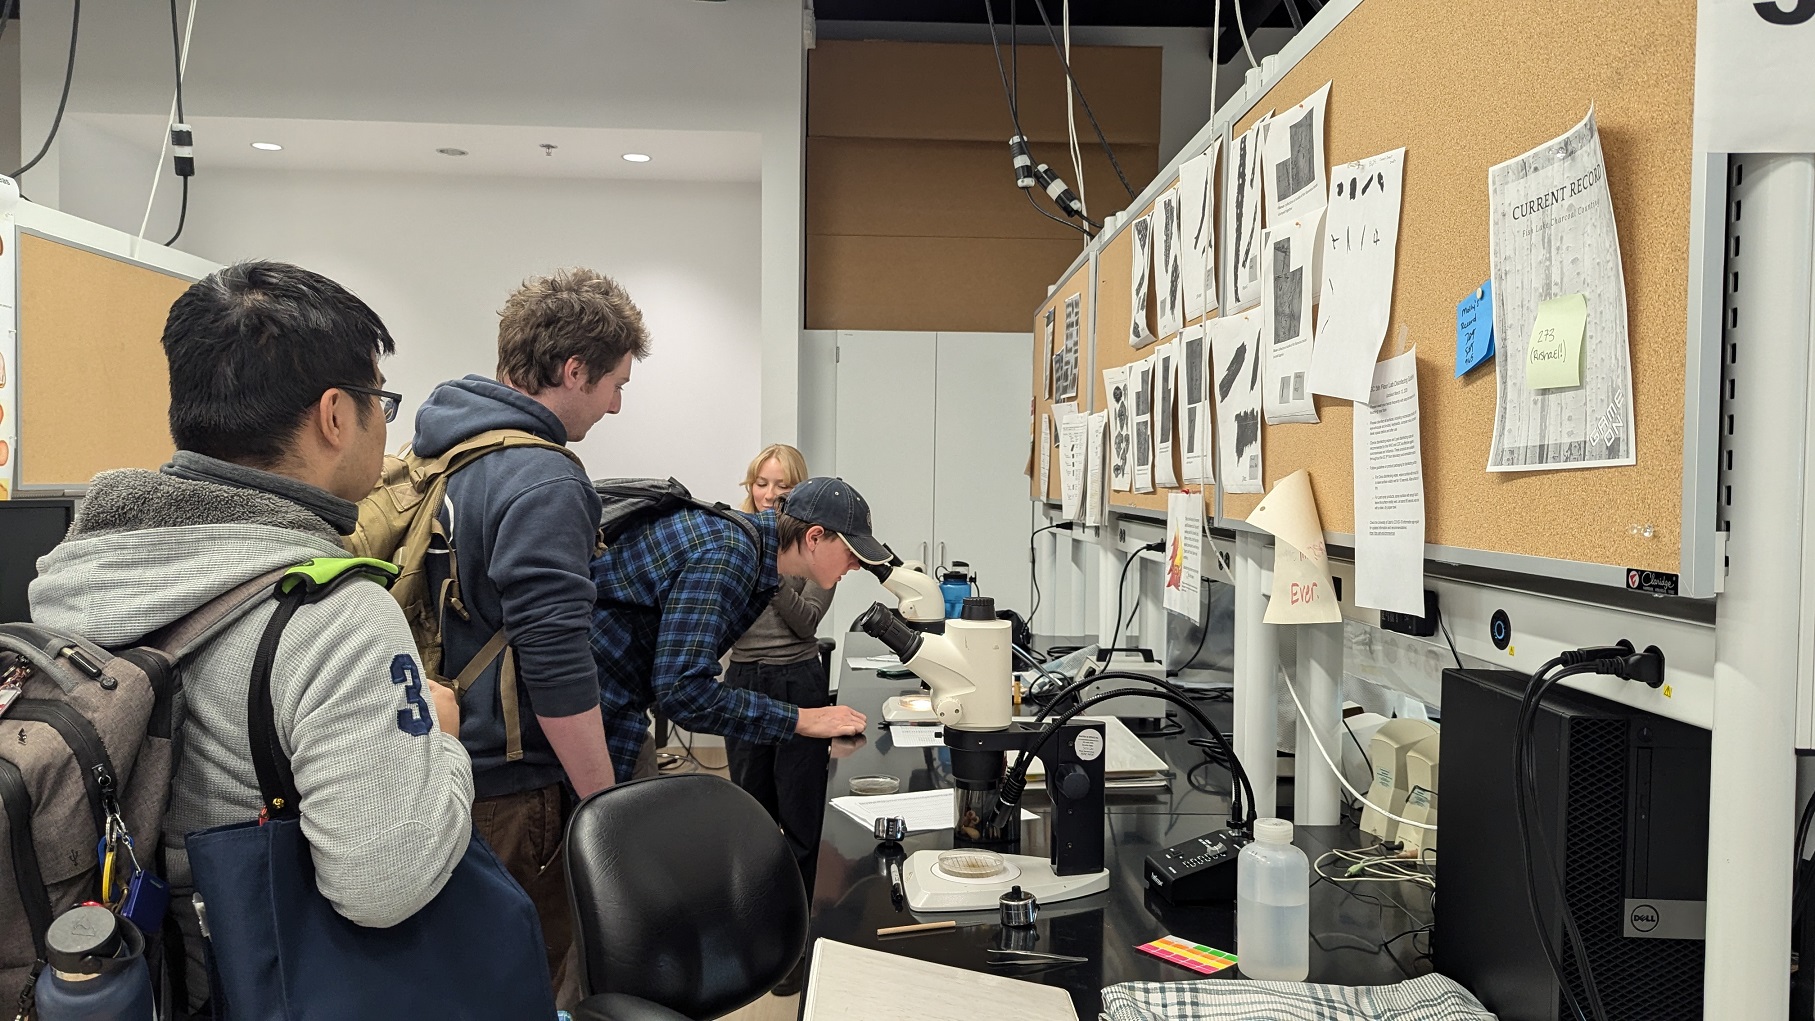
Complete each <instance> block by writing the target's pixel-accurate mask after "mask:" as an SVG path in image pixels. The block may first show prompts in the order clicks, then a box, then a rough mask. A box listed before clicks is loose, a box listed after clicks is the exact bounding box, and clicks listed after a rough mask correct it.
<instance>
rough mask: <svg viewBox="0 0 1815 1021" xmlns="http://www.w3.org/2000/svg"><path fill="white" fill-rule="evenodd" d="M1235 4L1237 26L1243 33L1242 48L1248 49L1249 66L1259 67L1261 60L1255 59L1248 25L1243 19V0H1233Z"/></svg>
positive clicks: (1237, 29)
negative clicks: (1249, 38)
mask: <svg viewBox="0 0 1815 1021" xmlns="http://www.w3.org/2000/svg"><path fill="white" fill-rule="evenodd" d="M1233 3H1234V4H1235V28H1236V31H1238V32H1240V33H1241V37H1242V49H1244V50H1247V51H1248V66H1249V67H1259V66H1260V61H1258V60H1255V59H1254V47H1253V46H1251V45H1249V43H1248V26H1247V24H1246V23H1245V22H1243V21H1242V0H1233Z"/></svg>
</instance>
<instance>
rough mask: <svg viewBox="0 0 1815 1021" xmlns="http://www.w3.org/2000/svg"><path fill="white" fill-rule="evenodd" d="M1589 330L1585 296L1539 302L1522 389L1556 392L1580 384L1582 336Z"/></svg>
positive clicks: (1526, 357) (1570, 296) (1586, 298)
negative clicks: (1523, 387) (1524, 387)
mask: <svg viewBox="0 0 1815 1021" xmlns="http://www.w3.org/2000/svg"><path fill="white" fill-rule="evenodd" d="M1587 327H1588V296H1587V295H1585V294H1565V295H1563V296H1562V297H1561V298H1551V299H1550V300H1548V301H1541V302H1539V303H1538V319H1537V321H1536V322H1534V323H1532V324H1531V342H1530V343H1529V344H1527V345H1526V351H1525V386H1526V388H1527V389H1530V390H1555V389H1558V388H1560V387H1568V386H1581V385H1582V337H1583V332H1584V331H1585V330H1586V329H1587Z"/></svg>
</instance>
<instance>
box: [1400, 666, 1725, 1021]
mask: <svg viewBox="0 0 1815 1021" xmlns="http://www.w3.org/2000/svg"><path fill="white" fill-rule="evenodd" d="M1528 680H1529V678H1528V677H1527V676H1526V675H1525V674H1521V673H1517V672H1514V671H1501V670H1446V671H1444V674H1443V704H1442V721H1443V738H1442V756H1443V823H1442V831H1441V832H1440V834H1439V836H1438V843H1439V847H1438V852H1437V866H1436V870H1437V892H1438V897H1437V899H1436V923H1437V924H1436V931H1435V933H1434V934H1433V936H1434V938H1433V943H1434V945H1435V946H1434V953H1435V964H1436V968H1437V970H1438V971H1439V972H1442V973H1443V974H1445V975H1447V976H1449V977H1450V978H1453V979H1455V980H1456V981H1457V982H1459V983H1461V984H1462V985H1463V986H1465V987H1467V988H1468V989H1469V991H1471V992H1473V993H1474V994H1475V996H1476V997H1477V998H1478V999H1480V1001H1481V1002H1482V1004H1483V1005H1485V1006H1486V1007H1487V1008H1488V1009H1489V1010H1491V1011H1493V1012H1494V1013H1495V1014H1497V1015H1499V1016H1500V1018H1502V1019H1503V1021H1564V1019H1567V1018H1569V1017H1570V1016H1571V1015H1570V1012H1569V1009H1568V1006H1567V1004H1566V1002H1565V1001H1564V1000H1563V997H1562V992H1561V989H1560V987H1559V986H1558V984H1557V980H1556V978H1555V976H1554V975H1553V974H1552V972H1551V969H1550V965H1549V964H1548V963H1547V962H1546V961H1545V958H1544V951H1543V948H1542V945H1541V944H1540V943H1539V942H1538V933H1537V928H1536V926H1535V924H1534V923H1533V920H1532V916H1531V909H1530V906H1529V903H1528V900H1527V896H1526V884H1525V864H1524V859H1523V857H1522V852H1521V847H1522V845H1521V842H1520V840H1519V827H1518V819H1517V816H1516V815H1515V814H1514V813H1515V808H1514V804H1513V740H1514V733H1515V729H1516V724H1517V721H1518V717H1519V700H1520V697H1521V696H1522V695H1523V693H1524V691H1525V686H1526V683H1527V682H1528ZM1532 747H1533V749H1534V751H1535V760H1534V761H1535V763H1536V767H1537V787H1538V790H1537V795H1538V796H1537V800H1536V801H1535V802H1534V803H1533V804H1532V805H1531V806H1530V807H1531V816H1530V818H1531V821H1532V824H1533V826H1534V830H1535V828H1536V827H1540V826H1541V827H1542V828H1543V831H1544V832H1545V833H1546V834H1547V835H1548V837H1549V840H1550V846H1551V849H1552V851H1554V852H1555V854H1556V856H1557V859H1556V860H1559V861H1561V862H1562V879H1563V886H1564V890H1565V893H1566V897H1567V901H1568V904H1569V906H1570V907H1571V909H1572V910H1573V912H1574V914H1575V920H1576V925H1577V927H1578V929H1579V930H1580V931H1581V934H1582V946H1583V948H1584V950H1585V951H1586V955H1587V958H1588V963H1589V967H1590V969H1591V970H1592V971H1593V973H1594V979H1595V985H1596V986H1597V987H1598V988H1599V990H1600V994H1601V1002H1602V1004H1603V1005H1604V1006H1605V1007H1606V1010H1607V1015H1608V1016H1609V1017H1611V1018H1620V1019H1631V1021H1638V1019H1643V1021H1669V1019H1676V1018H1681V1019H1684V1021H1699V1019H1700V1018H1701V1016H1702V967H1703V956H1704V954H1703V943H1702V930H1703V923H1704V919H1705V912H1706V900H1707V872H1708V732H1707V731H1705V730H1702V729H1700V728H1698V727H1693V726H1690V725H1688V724H1684V723H1678V722H1676V721H1674V720H1669V719H1665V718H1664V717H1661V716H1657V715H1654V714H1652V713H1647V712H1643V711H1641V710H1637V709H1632V708H1629V707H1627V706H1624V705H1621V704H1619V703H1617V702H1612V701H1609V700H1607V699H1603V698H1599V697H1596V696H1593V695H1588V694H1585V693H1582V692H1578V691H1575V690H1573V689H1567V688H1563V687H1561V686H1558V687H1554V688H1552V689H1551V693H1550V694H1549V695H1548V696H1547V697H1546V698H1545V700H1544V705H1543V706H1542V707H1541V708H1540V710H1539V712H1538V714H1537V718H1536V720H1535V727H1534V730H1533V745H1532ZM1533 843H1534V845H1536V850H1535V853H1536V854H1537V855H1539V856H1540V857H1539V858H1538V860H1537V863H1536V867H1537V869H1538V873H1537V875H1538V902H1539V904H1540V905H1541V906H1542V908H1543V912H1544V918H1545V923H1546V927H1547V928H1548V930H1549V932H1550V934H1551V942H1552V944H1553V945H1554V946H1555V947H1556V948H1557V952H1558V954H1559V956H1561V958H1562V959H1563V964H1564V969H1565V975H1566V976H1567V981H1569V983H1570V985H1571V988H1572V989H1574V991H1575V993H1576V996H1577V998H1578V999H1579V1000H1581V1002H1582V1004H1583V1007H1584V1009H1587V1001H1586V999H1583V998H1582V997H1583V992H1582V986H1581V978H1580V975H1579V974H1578V972H1577V968H1576V965H1575V961H1574V956H1573V954H1572V952H1571V950H1570V943H1569V942H1568V937H1567V936H1566V935H1565V934H1564V931H1563V923H1562V920H1561V917H1560V915H1559V914H1558V913H1557V910H1556V907H1557V905H1556V897H1555V886H1554V885H1553V884H1552V883H1551V881H1550V878H1549V877H1550V875H1551V873H1550V871H1549V870H1548V866H1547V865H1546V864H1545V862H1544V861H1543V859H1542V855H1543V853H1544V852H1543V850H1542V845H1540V844H1538V841H1537V834H1536V832H1534V833H1533Z"/></svg>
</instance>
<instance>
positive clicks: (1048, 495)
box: [1027, 258, 1101, 503]
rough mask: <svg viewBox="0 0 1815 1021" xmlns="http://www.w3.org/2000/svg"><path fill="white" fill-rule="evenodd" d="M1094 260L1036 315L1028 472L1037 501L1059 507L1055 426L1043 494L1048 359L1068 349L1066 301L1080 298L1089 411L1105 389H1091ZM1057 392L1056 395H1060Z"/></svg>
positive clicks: (1082, 404)
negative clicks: (1049, 325) (1049, 336)
mask: <svg viewBox="0 0 1815 1021" xmlns="http://www.w3.org/2000/svg"><path fill="white" fill-rule="evenodd" d="M1091 265H1092V260H1090V259H1088V258H1087V259H1084V260H1082V261H1081V262H1080V263H1079V264H1078V268H1077V269H1076V270H1075V271H1073V272H1072V273H1071V275H1069V276H1067V277H1066V278H1065V280H1064V282H1063V283H1061V284H1060V285H1059V287H1058V289H1057V290H1055V291H1053V292H1052V294H1051V295H1050V296H1048V297H1047V299H1046V300H1045V301H1044V302H1042V303H1041V304H1040V308H1039V310H1038V311H1036V312H1035V313H1034V355H1033V357H1034V367H1033V371H1034V387H1033V395H1034V400H1033V409H1034V448H1033V460H1032V463H1031V470H1029V472H1028V480H1027V485H1028V491H1029V493H1031V495H1032V496H1033V498H1034V499H1035V500H1049V501H1051V502H1053V503H1058V502H1060V501H1061V500H1063V499H1064V496H1065V493H1064V484H1063V482H1062V481H1061V479H1060V476H1059V429H1058V423H1056V422H1055V423H1053V426H1052V431H1051V433H1050V434H1049V435H1048V436H1047V437H1046V439H1047V441H1048V450H1049V451H1050V452H1051V453H1050V456H1051V458H1052V462H1051V465H1052V466H1051V469H1050V475H1049V477H1048V479H1047V485H1046V492H1044V493H1042V492H1040V456H1041V454H1040V447H1039V444H1040V421H1041V419H1042V418H1043V417H1045V416H1048V415H1050V414H1051V413H1052V406H1053V404H1054V401H1053V399H1052V397H1049V396H1047V383H1048V381H1049V380H1050V379H1051V378H1052V364H1051V362H1050V361H1049V360H1047V356H1048V355H1056V354H1058V353H1059V351H1060V350H1062V349H1063V348H1064V347H1065V300H1066V299H1067V298H1069V297H1071V296H1072V295H1074V294H1075V295H1078V296H1079V308H1078V331H1079V332H1078V396H1077V403H1078V410H1079V411H1089V410H1090V399H1091V394H1092V393H1094V392H1095V391H1096V390H1098V389H1101V387H1093V386H1092V385H1091V377H1092V376H1093V375H1094V374H1095V372H1096V365H1095V362H1094V361H1093V356H1094V353H1095V347H1096V345H1095V343H1094V341H1093V340H1092V337H1091V328H1092V323H1093V321H1094V319H1093V316H1092V308H1091V303H1092V297H1093V295H1092V293H1091V287H1090V267H1091ZM1048 309H1051V310H1052V312H1053V327H1052V348H1051V349H1050V350H1048V349H1047V347H1046V341H1045V339H1044V338H1045V336H1046V312H1047V310H1048ZM1057 392H1058V391H1057V390H1054V391H1053V394H1054V395H1055V396H1056V395H1057Z"/></svg>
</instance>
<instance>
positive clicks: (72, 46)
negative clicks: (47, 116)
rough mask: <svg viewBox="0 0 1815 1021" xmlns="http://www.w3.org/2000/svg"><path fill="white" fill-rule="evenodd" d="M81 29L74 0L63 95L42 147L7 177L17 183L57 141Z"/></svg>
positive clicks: (77, 0) (79, 8) (78, 1)
mask: <svg viewBox="0 0 1815 1021" xmlns="http://www.w3.org/2000/svg"><path fill="white" fill-rule="evenodd" d="M81 27H82V0H75V3H74V4H73V5H72V7H71V10H70V14H69V60H68V61H67V62H66V63H65V65H64V67H63V95H62V96H60V97H59V98H58V99H57V115H56V116H55V117H53V118H51V122H50V134H48V135H45V136H44V145H43V146H42V147H40V148H39V149H38V154H37V155H36V156H33V157H32V158H31V159H30V160H27V161H26V164H25V165H24V166H22V167H20V168H19V169H17V170H15V171H13V172H12V173H11V174H9V175H7V176H9V177H11V178H12V179H13V180H15V181H17V180H18V179H19V176H20V175H21V174H24V173H25V172H26V171H27V170H30V169H31V168H33V167H35V166H37V165H38V163H39V161H40V160H42V159H44V155H45V154H46V153H48V152H50V144H51V143H52V142H54V141H56V140H57V131H58V129H60V128H61V127H63V111H64V110H66V109H68V107H69V83H70V82H72V81H74V80H75V77H76V35H77V30H78V29H80V28H81Z"/></svg>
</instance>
